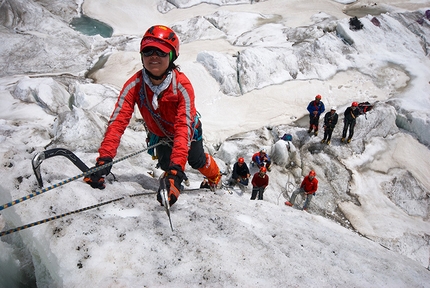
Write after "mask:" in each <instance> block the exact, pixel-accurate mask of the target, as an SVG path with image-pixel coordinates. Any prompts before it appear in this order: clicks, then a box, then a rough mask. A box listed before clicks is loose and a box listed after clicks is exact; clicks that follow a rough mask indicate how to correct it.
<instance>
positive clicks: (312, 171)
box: [309, 170, 317, 177]
mask: <svg viewBox="0 0 430 288" xmlns="http://www.w3.org/2000/svg"><path fill="white" fill-rule="evenodd" d="M315 175H317V173H315V171H314V170H311V171H310V172H309V176H312V177H315Z"/></svg>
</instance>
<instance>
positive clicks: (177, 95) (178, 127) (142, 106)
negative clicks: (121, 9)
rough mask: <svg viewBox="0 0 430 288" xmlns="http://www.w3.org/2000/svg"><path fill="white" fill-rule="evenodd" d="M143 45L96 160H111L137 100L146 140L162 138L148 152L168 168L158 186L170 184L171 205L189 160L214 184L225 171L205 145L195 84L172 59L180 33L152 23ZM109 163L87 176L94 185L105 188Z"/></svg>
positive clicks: (99, 162) (177, 53)
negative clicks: (138, 67)
mask: <svg viewBox="0 0 430 288" xmlns="http://www.w3.org/2000/svg"><path fill="white" fill-rule="evenodd" d="M139 51H140V56H141V61H142V64H143V69H141V70H140V71H138V72H137V73H135V74H134V75H133V76H132V77H131V78H130V79H129V80H127V82H126V83H125V84H124V87H123V88H122V90H121V92H120V94H119V97H118V101H117V103H116V104H115V109H114V111H113V113H112V116H111V118H110V120H109V122H108V127H107V129H106V133H105V136H104V139H103V141H102V143H101V145H100V148H99V157H98V158H97V159H96V161H97V163H96V166H100V165H103V164H106V163H109V162H112V159H113V158H114V157H115V156H116V153H117V148H118V146H119V144H120V140H121V136H122V135H123V133H124V130H125V129H126V127H127V125H128V123H129V121H130V119H131V117H132V115H133V113H134V108H135V106H137V107H138V108H139V111H140V114H141V115H142V117H143V120H144V121H145V128H146V130H147V131H146V132H147V144H148V146H152V145H155V144H158V143H159V144H160V145H158V146H156V147H155V150H156V151H155V152H156V153H152V152H151V149H150V150H148V152H151V153H152V156H153V158H154V159H158V166H159V167H160V168H161V169H162V170H164V171H165V172H164V174H163V176H162V178H161V179H160V187H163V188H165V189H166V191H167V194H168V199H167V201H169V204H170V205H173V204H174V203H175V202H176V200H177V199H178V197H179V193H180V189H181V183H182V181H184V180H187V177H186V175H185V164H186V163H187V161H188V163H189V164H190V166H191V167H192V168H194V169H197V170H199V171H200V173H202V174H203V175H204V176H206V177H207V179H208V181H209V184H210V186H211V187H215V186H217V184H218V183H219V182H220V179H221V174H220V170H219V168H218V165H217V164H216V162H215V160H214V159H213V158H212V156H211V155H209V154H207V153H205V152H204V150H203V143H202V123H201V122H200V120H199V114H198V113H197V111H196V107H195V103H194V89H193V86H192V84H191V82H190V81H189V80H188V78H187V77H186V76H185V74H183V73H182V72H180V71H179V68H178V66H176V64H175V63H174V61H175V60H176V59H177V58H178V56H179V38H178V36H177V35H176V33H175V32H174V31H173V30H172V29H170V28H169V27H166V26H163V25H155V26H152V27H150V28H149V29H148V30H147V31H146V32H145V34H144V35H143V38H142V40H141V42H140V50H139ZM110 168H111V166H109V167H107V168H104V169H102V170H100V171H98V172H95V173H93V174H91V175H89V176H88V177H85V178H84V181H85V182H86V183H88V184H89V185H91V187H93V188H98V189H104V188H105V181H104V175H107V174H109V173H110ZM161 181H163V182H161ZM160 192H161V188H160V189H159V191H158V194H157V200H158V201H159V202H160V203H161V205H163V199H162V197H161V195H160Z"/></svg>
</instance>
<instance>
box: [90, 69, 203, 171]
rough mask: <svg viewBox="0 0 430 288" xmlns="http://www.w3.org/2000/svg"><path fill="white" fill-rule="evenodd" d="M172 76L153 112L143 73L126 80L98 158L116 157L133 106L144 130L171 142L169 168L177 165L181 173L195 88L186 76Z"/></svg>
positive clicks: (191, 124) (190, 134) (191, 123)
mask: <svg viewBox="0 0 430 288" xmlns="http://www.w3.org/2000/svg"><path fill="white" fill-rule="evenodd" d="M172 76H173V77H172V82H171V83H170V85H169V86H168V87H167V88H166V90H164V91H163V92H162V93H161V97H160V99H159V100H158V109H157V110H155V111H154V110H153V106H152V98H153V96H154V93H153V92H152V90H151V89H150V88H149V87H148V85H146V84H144V82H143V78H142V71H139V72H137V73H136V74H134V75H133V76H132V77H131V78H130V79H129V80H127V82H126V83H125V84H124V87H123V88H122V90H121V93H120V94H119V96H118V101H117V103H116V104H115V109H114V111H113V113H112V115H111V118H110V120H109V124H108V127H107V130H106V134H105V137H104V139H103V141H102V143H101V146H100V148H99V154H100V157H106V156H108V157H111V158H114V157H115V155H116V152H117V148H118V146H119V143H120V140H121V136H122V134H123V133H124V130H125V129H126V128H127V126H128V123H129V121H130V118H131V116H132V114H133V112H134V106H135V104H137V105H138V108H139V111H140V114H141V115H142V117H143V119H144V121H145V124H146V127H147V129H148V130H149V131H150V132H151V133H153V134H155V135H157V136H159V137H166V136H168V137H170V138H171V139H174V141H173V148H172V155H171V157H170V160H171V165H174V164H177V165H180V166H181V167H182V170H185V164H186V163H187V157H188V150H189V147H190V145H191V140H192V138H193V134H194V122H195V117H196V108H195V106H194V89H193V87H192V85H191V83H190V81H189V80H188V78H187V77H186V76H185V74H183V73H181V72H179V71H177V70H173V75H172ZM142 85H144V87H145V93H143V90H142V91H141V88H142ZM145 96H146V98H145ZM154 119H157V120H154ZM159 126H161V127H162V129H161V128H160V127H159ZM166 134H167V135H166ZM142 140H143V138H142Z"/></svg>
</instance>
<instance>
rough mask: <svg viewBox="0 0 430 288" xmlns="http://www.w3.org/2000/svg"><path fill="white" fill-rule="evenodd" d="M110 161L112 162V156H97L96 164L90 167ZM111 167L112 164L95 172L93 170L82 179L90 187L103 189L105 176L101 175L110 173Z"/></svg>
mask: <svg viewBox="0 0 430 288" xmlns="http://www.w3.org/2000/svg"><path fill="white" fill-rule="evenodd" d="M110 162H112V158H110V157H99V158H97V163H96V166H94V167H92V168H91V169H93V168H96V167H98V166H102V165H105V164H107V163H110ZM111 168H112V165H110V166H107V167H105V168H103V169H101V170H99V171H97V172H94V173H93V174H90V175H88V176H85V177H84V181H85V182H86V183H87V184H89V185H91V187H93V188H94V189H105V187H106V185H105V178H104V177H103V176H104V175H108V174H109V173H110V169H111Z"/></svg>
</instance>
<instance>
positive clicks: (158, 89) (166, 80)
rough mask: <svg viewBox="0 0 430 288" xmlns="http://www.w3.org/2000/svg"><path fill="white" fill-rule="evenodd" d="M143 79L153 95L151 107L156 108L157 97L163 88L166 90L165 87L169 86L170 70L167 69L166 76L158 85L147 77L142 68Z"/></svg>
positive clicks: (170, 80) (170, 79)
mask: <svg viewBox="0 0 430 288" xmlns="http://www.w3.org/2000/svg"><path fill="white" fill-rule="evenodd" d="M143 81H145V83H146V85H148V87H149V89H151V91H152V92H154V97H152V107H153V108H154V110H157V109H158V97H159V96H160V94H161V92H163V91H164V90H166V88H167V87H169V85H170V82H172V71H169V72H168V73H167V75H166V78H164V80H163V82H161V83H160V85H154V84H152V82H151V80H150V79H149V76H148V75H147V74H146V71H145V69H143Z"/></svg>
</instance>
